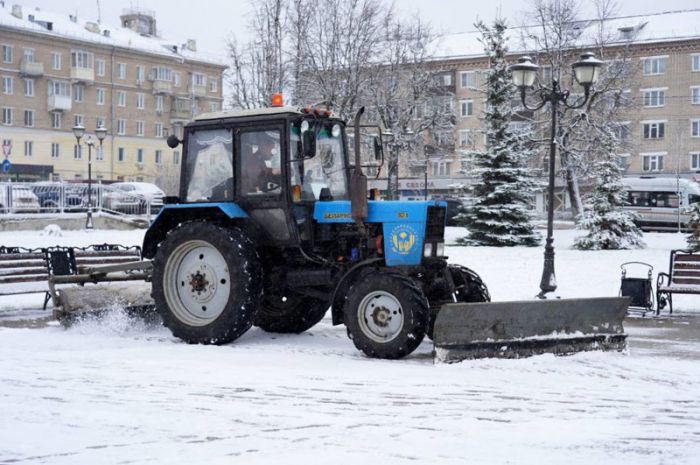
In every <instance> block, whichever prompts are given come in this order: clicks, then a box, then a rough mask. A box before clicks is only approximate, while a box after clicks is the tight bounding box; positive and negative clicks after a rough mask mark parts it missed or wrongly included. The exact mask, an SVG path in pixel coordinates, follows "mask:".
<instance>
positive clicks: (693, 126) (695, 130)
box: [690, 119, 700, 137]
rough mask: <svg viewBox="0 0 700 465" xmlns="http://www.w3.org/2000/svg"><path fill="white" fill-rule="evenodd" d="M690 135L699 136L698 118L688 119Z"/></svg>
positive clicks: (699, 123)
mask: <svg viewBox="0 0 700 465" xmlns="http://www.w3.org/2000/svg"><path fill="white" fill-rule="evenodd" d="M690 137H700V119H691V120H690Z"/></svg>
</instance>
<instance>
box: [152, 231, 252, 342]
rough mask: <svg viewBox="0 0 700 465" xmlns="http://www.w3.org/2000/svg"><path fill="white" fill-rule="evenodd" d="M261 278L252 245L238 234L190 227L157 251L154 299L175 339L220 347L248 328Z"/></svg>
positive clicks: (167, 241)
mask: <svg viewBox="0 0 700 465" xmlns="http://www.w3.org/2000/svg"><path fill="white" fill-rule="evenodd" d="M261 278H262V277H261V267H260V261H259V259H258V255H257V252H256V251H255V245H254V244H253V242H252V241H251V240H250V239H249V238H248V237H247V236H246V235H245V233H243V232H242V231H241V230H240V229H237V228H225V227H222V226H218V225H215V224H211V223H206V222H202V221H195V222H189V223H184V224H182V225H181V226H179V227H178V228H177V229H175V230H173V231H172V232H171V233H170V234H168V236H167V238H166V239H165V240H164V241H163V242H162V243H161V244H160V246H159V247H158V252H157V253H156V256H155V258H154V260H153V299H154V300H155V304H156V310H157V311H158V313H159V314H160V316H161V317H162V319H163V324H164V325H165V326H166V327H167V328H169V329H170V330H171V331H172V332H173V334H174V335H175V336H176V337H178V338H180V339H182V340H184V341H186V342H188V343H192V344H225V343H227V342H231V341H233V340H235V339H237V338H238V337H240V336H241V335H242V334H243V333H245V332H246V331H247V330H248V329H249V328H250V327H251V326H252V323H253V318H254V317H255V314H256V312H257V310H258V307H259V301H260V294H261V292H262V288H261V286H260V283H261V282H262V279H261Z"/></svg>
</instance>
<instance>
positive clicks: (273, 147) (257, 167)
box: [240, 130, 281, 196]
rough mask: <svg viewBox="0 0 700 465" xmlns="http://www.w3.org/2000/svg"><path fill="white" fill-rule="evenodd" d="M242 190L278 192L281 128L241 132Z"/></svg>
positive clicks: (262, 193)
mask: <svg viewBox="0 0 700 465" xmlns="http://www.w3.org/2000/svg"><path fill="white" fill-rule="evenodd" d="M240 137H241V192H242V193H243V195H247V196H261V195H279V194H280V192H281V180H280V173H281V170H280V154H281V146H280V131H279V130H266V131H248V132H244V133H242V134H241V136H240Z"/></svg>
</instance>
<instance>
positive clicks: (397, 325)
mask: <svg viewBox="0 0 700 465" xmlns="http://www.w3.org/2000/svg"><path fill="white" fill-rule="evenodd" d="M357 318H358V320H359V323H360V329H361V330H362V332H363V333H364V334H365V335H366V336H367V337H369V338H370V339H372V340H373V341H375V342H389V341H392V340H394V339H395V338H396V337H397V336H398V335H399V333H400V332H401V330H402V329H403V323H404V315H403V308H401V303H399V300H398V299H397V298H396V297H394V296H393V295H392V294H390V293H388V292H385V291H374V292H370V293H369V294H367V295H366V296H365V298H364V299H362V302H360V305H359V307H358V309H357Z"/></svg>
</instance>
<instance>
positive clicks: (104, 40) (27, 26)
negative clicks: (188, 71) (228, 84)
mask: <svg viewBox="0 0 700 465" xmlns="http://www.w3.org/2000/svg"><path fill="white" fill-rule="evenodd" d="M13 7H14V6H11V5H10V4H9V2H2V3H0V29H19V30H22V31H27V32H34V33H37V34H42V35H47V36H56V37H62V38H66V39H70V40H78V41H84V42H89V43H93V44H97V45H105V46H114V47H120V48H125V49H133V50H135V51H138V52H143V53H148V54H153V55H160V56H163V57H171V58H175V59H178V60H182V59H186V60H192V61H198V62H202V63H206V64H210V65H218V66H221V67H224V66H223V65H221V62H222V60H221V57H218V56H215V55H212V54H207V53H204V52H198V51H193V50H190V49H188V48H187V47H183V46H182V44H183V43H184V42H183V41H177V40H167V39H165V38H162V37H152V36H143V35H141V34H139V33H138V32H135V31H132V30H131V29H128V28H125V27H122V26H121V25H119V26H115V25H105V23H99V24H98V23H97V22H96V21H91V20H87V19H85V18H80V17H77V16H72V15H68V14H66V13H55V12H51V11H46V10H43V9H39V8H36V9H30V8H27V7H23V8H22V15H21V16H22V17H21V18H18V17H16V16H14V15H13V14H12V12H13V11H12V8H13ZM49 24H50V25H51V27H50V30H49V28H48V25H49ZM93 27H94V28H95V29H94V30H95V31H96V32H91V31H89V30H88V29H87V28H93Z"/></svg>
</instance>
